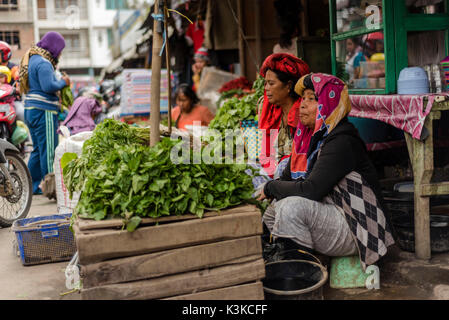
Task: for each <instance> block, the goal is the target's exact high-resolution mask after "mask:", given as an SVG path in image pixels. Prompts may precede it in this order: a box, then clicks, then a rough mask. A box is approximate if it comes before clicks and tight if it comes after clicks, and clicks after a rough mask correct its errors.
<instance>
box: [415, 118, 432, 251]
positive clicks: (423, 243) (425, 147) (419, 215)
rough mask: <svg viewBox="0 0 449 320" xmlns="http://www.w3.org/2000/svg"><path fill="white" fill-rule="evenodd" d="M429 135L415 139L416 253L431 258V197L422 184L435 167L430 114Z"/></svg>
mask: <svg viewBox="0 0 449 320" xmlns="http://www.w3.org/2000/svg"><path fill="white" fill-rule="evenodd" d="M425 127H426V128H427V129H428V131H429V137H428V138H427V139H426V140H425V141H424V142H422V141H419V140H416V139H414V140H413V155H411V157H410V158H411V161H412V166H413V177H414V185H415V188H414V189H415V190H414V191H415V194H414V200H415V202H414V203H415V204H414V206H415V215H414V216H415V217H414V220H415V254H416V257H417V258H418V259H423V260H428V259H430V258H431V248H430V215H429V209H430V198H429V197H423V196H422V190H421V188H422V187H421V186H422V185H426V184H429V183H430V180H431V178H432V174H433V169H434V155H433V117H432V115H431V114H430V115H429V116H428V117H427V118H426V120H425Z"/></svg>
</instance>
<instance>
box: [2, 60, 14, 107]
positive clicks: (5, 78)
mask: <svg viewBox="0 0 449 320" xmlns="http://www.w3.org/2000/svg"><path fill="white" fill-rule="evenodd" d="M10 82H11V70H9V68H8V67H5V66H0V87H1V91H10V90H11V94H10V95H7V96H6V97H4V98H1V99H0V104H4V103H7V104H10V105H11V106H12V107H14V100H15V98H14V93H13V91H12V89H13V88H12V86H11V85H10V84H9V83H10ZM2 95H3V92H2V93H0V96H2Z"/></svg>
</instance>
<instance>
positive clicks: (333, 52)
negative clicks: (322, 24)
mask: <svg viewBox="0 0 449 320" xmlns="http://www.w3.org/2000/svg"><path fill="white" fill-rule="evenodd" d="M336 12H337V6H336V4H335V1H334V0H332V1H330V2H329V18H330V32H329V33H330V35H329V36H330V39H331V59H332V74H333V75H334V76H336V75H337V53H336V50H337V48H336V44H335V41H334V40H333V39H332V37H333V34H334V33H336V32H337V19H336V18H335V15H336Z"/></svg>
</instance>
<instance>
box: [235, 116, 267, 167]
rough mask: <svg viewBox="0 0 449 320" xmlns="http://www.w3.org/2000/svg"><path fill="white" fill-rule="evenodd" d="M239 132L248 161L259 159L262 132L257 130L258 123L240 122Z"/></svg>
mask: <svg viewBox="0 0 449 320" xmlns="http://www.w3.org/2000/svg"><path fill="white" fill-rule="evenodd" d="M240 130H241V131H242V134H243V142H244V144H245V150H246V153H247V154H248V159H249V160H251V161H256V160H258V159H259V156H260V150H261V149H262V138H263V136H262V132H263V131H262V130H259V124H258V121H254V120H245V121H241V122H240Z"/></svg>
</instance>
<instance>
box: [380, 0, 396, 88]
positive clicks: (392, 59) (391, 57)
mask: <svg viewBox="0 0 449 320" xmlns="http://www.w3.org/2000/svg"><path fill="white" fill-rule="evenodd" d="M394 2H397V1H393V0H385V1H384V2H383V6H384V7H383V21H384V26H385V27H384V30H383V31H384V48H385V49H384V51H385V93H386V94H391V93H396V89H397V88H396V87H397V81H396V79H397V78H398V76H399V75H398V73H397V70H396V50H397V48H396V45H395V39H394V35H395V28H396V25H395V23H394V4H393V3H394Z"/></svg>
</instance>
